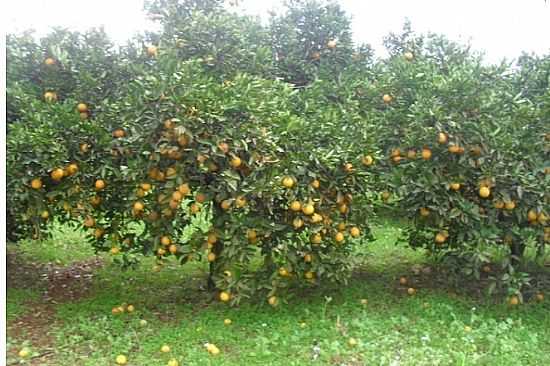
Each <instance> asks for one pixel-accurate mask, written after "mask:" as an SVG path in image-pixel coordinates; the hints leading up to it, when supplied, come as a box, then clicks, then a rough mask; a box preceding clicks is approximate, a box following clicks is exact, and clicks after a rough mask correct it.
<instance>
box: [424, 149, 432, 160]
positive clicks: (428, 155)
mask: <svg viewBox="0 0 550 366" xmlns="http://www.w3.org/2000/svg"><path fill="white" fill-rule="evenodd" d="M431 157H432V150H430V149H428V148H427V147H425V148H423V149H422V159H424V160H430V159H431Z"/></svg>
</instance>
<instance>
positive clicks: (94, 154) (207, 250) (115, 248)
mask: <svg viewBox="0 0 550 366" xmlns="http://www.w3.org/2000/svg"><path fill="white" fill-rule="evenodd" d="M171 4H173V5H174V6H176V10H175V13H174V14H168V19H171V18H172V17H180V16H182V15H181V14H184V15H183V17H184V19H185V20H187V21H188V23H189V24H191V25H190V28H184V29H183V30H181V29H177V30H175V31H174V29H173V28H172V27H168V28H167V29H168V30H164V31H163V32H161V33H160V34H159V35H155V34H149V35H147V36H146V37H145V39H146V42H145V43H144V44H143V47H139V46H138V47H136V46H131V45H130V46H129V47H127V48H125V49H123V50H122V51H121V52H120V54H119V58H118V59H117V60H115V62H116V65H115V68H116V67H120V68H122V69H123V70H131V73H132V77H133V81H131V82H128V83H127V85H123V84H122V83H120V84H116V85H115V86H114V87H113V90H112V93H113V94H112V95H116V96H117V98H116V100H115V99H114V98H113V99H109V98H106V99H105V100H104V101H103V103H102V104H101V108H98V110H97V112H96V113H94V114H93V116H92V118H86V119H84V118H81V115H80V113H83V112H82V109H84V108H82V105H80V104H81V102H83V103H86V102H87V100H86V99H84V97H83V96H82V94H80V93H78V91H75V92H74V94H73V97H72V98H71V97H66V98H62V99H61V98H52V97H51V96H50V97H48V98H45V99H46V100H41V99H42V98H40V97H39V96H36V95H35V98H34V99H33V98H32V97H28V98H27V99H26V101H25V103H22V104H20V105H19V108H14V109H16V110H17V113H15V114H14V115H17V116H18V118H17V123H14V125H13V128H12V129H11V130H10V133H9V135H8V150H9V152H10V153H9V155H8V167H9V176H8V179H9V186H8V192H9V203H10V206H11V207H12V208H13V212H15V213H16V221H17V222H18V223H19V224H20V225H21V228H25V227H27V228H29V229H33V230H34V234H35V235H38V234H39V233H40V230H41V229H43V228H45V223H46V222H47V221H48V220H50V218H51V217H53V216H56V217H59V218H61V219H66V220H76V221H78V222H80V223H81V224H82V225H83V226H84V227H85V228H86V229H87V233H88V234H89V239H90V242H91V243H92V245H94V247H95V248H96V249H97V250H99V251H101V250H104V251H110V252H111V253H112V254H113V255H114V256H115V257H116V258H117V259H118V260H120V261H121V262H122V263H124V264H126V265H128V264H132V263H134V262H135V261H136V260H137V258H139V256H138V255H142V254H144V255H154V256H156V257H157V258H158V260H159V264H160V263H162V261H163V260H164V258H166V257H168V256H175V257H176V258H178V259H179V260H180V261H181V262H182V263H186V262H188V261H193V260H207V261H208V262H210V274H211V275H210V281H209V283H210V285H211V286H212V287H214V286H215V287H216V288H217V289H218V290H219V291H218V296H219V298H220V300H222V301H232V302H238V301H240V300H241V299H242V298H243V297H247V296H251V295H252V294H254V292H255V291H261V292H262V293H263V294H265V295H266V297H267V299H268V301H269V303H270V304H272V305H276V304H277V303H278V301H279V300H278V296H279V294H280V293H282V292H283V291H284V290H285V289H286V288H287V287H289V286H290V285H291V284H300V285H312V284H316V283H319V282H321V281H325V280H327V281H344V280H345V279H346V275H347V274H348V273H349V269H350V268H351V264H352V263H351V262H350V257H351V254H352V248H353V246H354V245H356V244H359V243H361V242H362V241H361V238H364V237H368V234H369V230H368V226H367V225H366V224H367V223H366V216H367V214H368V205H367V203H366V201H365V200H364V199H363V196H364V192H365V189H366V186H367V184H366V183H367V182H368V180H369V174H368V172H366V171H363V170H362V168H361V166H362V165H361V156H360V155H359V153H360V151H362V148H361V144H357V143H356V142H355V141H354V135H355V134H356V133H358V131H359V130H360V129H361V126H362V124H363V121H362V119H361V118H360V116H359V111H358V108H357V106H349V107H348V106H346V98H345V96H346V95H347V94H346V93H349V91H348V90H343V91H342V92H339V94H341V95H342V98H337V100H334V99H331V98H332V92H330V93H327V92H326V91H325V88H326V87H330V88H332V90H333V91H335V92H338V90H337V84H331V83H326V84H324V83H323V82H322V81H319V82H318V83H317V84H314V85H311V87H309V88H308V89H307V90H304V91H303V92H299V93H297V91H296V90H295V89H294V88H293V86H292V85H290V84H287V83H285V82H282V81H277V80H270V79H266V78H263V77H262V76H265V75H268V76H269V75H271V73H272V68H271V66H269V63H267V64H266V63H264V62H262V63H246V62H245V63H244V64H243V62H242V60H243V58H245V57H246V55H245V54H247V55H248V54H249V53H250V52H256V53H258V54H259V55H260V56H261V57H263V56H262V55H264V53H265V52H264V49H263V48H262V47H261V46H260V45H259V43H261V42H260V41H258V39H256V38H254V37H252V38H250V39H249V38H243V36H244V34H249V33H253V32H252V29H251V28H250V27H253V28H258V29H259V31H260V33H259V34H260V35H261V30H262V29H261V25H259V24H254V23H252V22H251V21H249V22H248V23H247V22H246V21H242V20H243V19H242V18H241V17H237V16H231V15H230V14H229V13H227V12H225V11H224V10H222V9H218V10H212V11H210V12H204V11H201V9H200V8H199V9H197V8H196V7H197V6H198V5H200V4H201V2H184V3H182V4H183V6H184V7H183V8H177V4H180V3H178V2H171ZM186 4H187V5H188V6H189V9H190V11H189V13H186V12H185V11H183V10H185V9H186V8H185V5H186ZM197 4H198V5H197ZM168 9H169V10H170V11H171V10H172V8H170V7H168ZM178 9H179V10H178ZM182 9H183V10H182ZM232 17H233V18H232ZM164 22H165V24H169V21H168V20H166V19H165V20H164ZM176 23H177V24H182V23H181V22H176ZM202 23H206V25H207V26H205V25H204V24H202ZM182 27H186V26H182ZM212 27H213V29H219V30H220V32H227V34H225V36H227V40H226V41H218V42H219V44H217V43H215V42H216V39H215V37H214V38H212V39H210V38H208V35H205V32H206V30H207V29H212ZM182 34H185V37H186V42H188V44H189V43H190V44H192V45H193V44H202V43H205V44H208V45H211V44H214V45H215V47H213V48H212V49H209V48H208V47H205V48H197V49H194V48H186V47H182V43H181V42H178V41H182V39H181V36H182ZM266 34H267V33H266ZM172 37H176V38H177V39H176V42H172V43H171V42H169V40H170V39H171V38H172ZM204 37H206V39H207V41H204V40H203V41H201V39H203V38H204ZM139 42H140V41H139V40H138V43H139ZM155 42H156V43H155ZM224 42H227V44H226V43H224ZM326 42H328V40H326V41H325V40H323V41H322V42H321V43H322V44H326ZM220 47H222V48H221V49H222V50H223V52H219V53H217V54H216V53H215V51H216V50H217V49H219V48H220ZM336 47H337V46H336ZM329 48H330V49H331V50H334V46H330V47H329ZM251 50H253V51H251ZM210 54H213V59H212V58H210V57H209V56H208V55H210ZM76 56H78V55H75V57H76ZM46 60H47V59H46ZM128 60H133V61H132V62H128ZM44 62H46V61H44ZM48 62H49V61H48ZM67 62H70V61H69V60H67ZM20 63H22V64H23V65H19V66H25V62H20ZM266 65H267V66H266ZM49 66H51V65H49ZM82 67H85V66H82ZM60 71H61V70H60ZM247 72H248V73H247ZM61 75H62V74H60V77H61ZM75 75H80V73H79V72H78V69H76V72H75ZM14 76H15V75H14ZM54 79H55V78H54ZM15 84H16V83H13V84H10V86H9V88H10V92H11V91H12V90H16V88H15V86H14V85H15ZM69 85H71V84H70V83H69ZM27 94H28V95H30V96H32V93H30V92H29V93H27ZM12 95H15V93H10V94H9V95H8V96H9V97H11V96H12ZM310 100H311V101H313V104H312V103H309V102H308V101H310ZM344 123H345V124H346V125H347V127H346V128H345V129H341V128H340V127H341V125H342V124H344ZM201 215H202V216H201ZM198 216H201V217H202V218H206V219H207V222H209V224H208V225H207V226H206V227H205V226H204V225H203V226H201V227H200V229H199V230H194V231H192V232H191V233H189V231H188V230H187V231H186V229H187V228H188V227H189V225H190V224H193V222H194V220H195V218H196V217H198ZM254 263H261V265H260V266H257V265H254Z"/></svg>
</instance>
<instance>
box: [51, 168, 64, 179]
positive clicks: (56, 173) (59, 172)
mask: <svg viewBox="0 0 550 366" xmlns="http://www.w3.org/2000/svg"><path fill="white" fill-rule="evenodd" d="M50 176H51V177H52V179H53V180H55V181H57V182H59V181H60V180H61V179H63V177H64V176H65V172H64V171H63V169H61V168H56V169H54V170H52V172H51V173H50Z"/></svg>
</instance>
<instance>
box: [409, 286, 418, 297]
mask: <svg viewBox="0 0 550 366" xmlns="http://www.w3.org/2000/svg"><path fill="white" fill-rule="evenodd" d="M407 293H408V294H409V295H411V296H413V295H414V294H416V289H414V288H412V287H409V288H408V289H407Z"/></svg>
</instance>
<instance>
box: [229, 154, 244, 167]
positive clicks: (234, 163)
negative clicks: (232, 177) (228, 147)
mask: <svg viewBox="0 0 550 366" xmlns="http://www.w3.org/2000/svg"><path fill="white" fill-rule="evenodd" d="M229 164H230V165H231V166H232V167H233V168H238V167H240V166H241V164H242V160H241V158H239V157H238V156H234V157H233V158H232V159H231V161H230V162H229Z"/></svg>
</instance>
